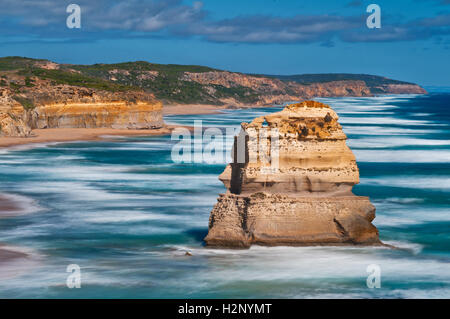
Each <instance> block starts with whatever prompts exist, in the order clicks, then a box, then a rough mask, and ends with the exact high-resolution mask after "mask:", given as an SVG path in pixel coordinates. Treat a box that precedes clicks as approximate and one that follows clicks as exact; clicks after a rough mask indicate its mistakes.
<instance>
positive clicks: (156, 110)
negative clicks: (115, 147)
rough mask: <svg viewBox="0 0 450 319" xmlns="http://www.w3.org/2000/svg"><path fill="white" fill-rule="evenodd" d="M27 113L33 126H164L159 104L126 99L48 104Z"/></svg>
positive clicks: (147, 127)
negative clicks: (133, 101) (127, 100)
mask: <svg viewBox="0 0 450 319" xmlns="http://www.w3.org/2000/svg"><path fill="white" fill-rule="evenodd" d="M29 114H30V115H29V116H30V121H29V123H30V125H31V127H32V128H71V127H73V128H95V127H110V128H115V129H151V128H160V127H162V126H163V118H162V104H161V103H148V102H136V103H134V104H129V103H127V102H125V101H111V102H97V103H67V104H49V105H44V106H39V107H36V108H35V109H34V110H33V111H32V112H30V113H29Z"/></svg>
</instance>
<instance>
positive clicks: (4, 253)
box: [0, 247, 28, 265]
mask: <svg viewBox="0 0 450 319" xmlns="http://www.w3.org/2000/svg"><path fill="white" fill-rule="evenodd" d="M27 257H28V255H27V254H25V253H22V252H20V251H13V250H8V249H3V248H1V247H0V265H1V264H2V263H7V262H11V261H15V260H17V259H20V258H27Z"/></svg>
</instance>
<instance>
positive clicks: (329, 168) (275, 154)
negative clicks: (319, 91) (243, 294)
mask: <svg viewBox="0 0 450 319" xmlns="http://www.w3.org/2000/svg"><path fill="white" fill-rule="evenodd" d="M264 137H267V138H264ZM346 138H347V137H346V135H345V134H344V132H343V131H342V128H341V126H340V125H339V123H338V116H337V115H336V113H335V112H334V111H333V110H332V109H331V108H330V107H329V106H327V105H325V104H322V103H319V102H314V101H305V102H302V103H298V104H291V105H288V106H286V108H285V109H284V110H283V111H281V112H277V113H273V114H271V115H267V116H264V117H259V118H256V119H255V120H253V121H252V122H251V123H242V131H241V134H240V136H239V137H236V139H235V144H234V148H233V152H234V156H233V157H234V160H233V163H231V164H229V165H228V166H227V167H226V168H225V171H224V172H223V173H222V174H221V175H220V177H219V178H220V180H221V181H222V182H223V183H224V185H225V186H226V188H227V192H226V193H225V194H221V195H220V196H219V198H218V201H217V204H216V205H215V206H214V209H213V210H212V212H211V215H210V220H209V232H208V235H207V236H206V238H205V241H206V243H207V245H209V246H219V247H249V246H250V245H252V244H261V245H342V244H350V245H378V244H381V242H380V240H379V238H378V230H377V229H376V228H375V226H373V225H372V223H371V222H372V220H373V219H374V218H375V207H374V206H373V205H372V204H371V203H370V201H369V198H367V197H362V196H355V195H354V194H353V193H352V187H353V185H355V184H357V183H358V182H359V172H358V167H357V165H356V160H355V156H354V155H353V153H352V151H351V150H350V149H349V148H348V146H347V145H346V143H345V141H346ZM267 158H269V159H268V160H267Z"/></svg>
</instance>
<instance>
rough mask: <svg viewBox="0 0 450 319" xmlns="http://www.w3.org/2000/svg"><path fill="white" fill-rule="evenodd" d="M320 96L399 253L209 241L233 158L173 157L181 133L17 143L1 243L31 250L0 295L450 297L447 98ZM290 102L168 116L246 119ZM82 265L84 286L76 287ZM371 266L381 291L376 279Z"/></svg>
mask: <svg viewBox="0 0 450 319" xmlns="http://www.w3.org/2000/svg"><path fill="white" fill-rule="evenodd" d="M317 100H319V101H321V102H324V103H327V104H329V105H331V106H332V107H333V108H334V109H335V110H336V112H337V113H338V115H339V116H340V120H339V122H340V123H341V125H342V126H343V129H344V132H345V133H346V134H347V136H348V141H347V143H348V145H349V146H350V147H351V149H352V150H353V152H354V153H355V155H356V158H357V162H358V166H359V169H360V177H361V183H360V184H359V185H357V186H355V187H354V193H355V194H357V195H365V196H369V197H370V199H371V201H372V202H373V203H374V205H375V206H376V209H377V217H376V218H375V220H374V224H375V225H376V226H377V228H378V229H379V232H380V239H381V240H382V241H383V242H385V243H388V244H391V245H394V246H396V247H398V248H400V249H391V248H385V247H259V246H253V247H252V248H250V249H247V250H226V249H210V248H206V247H205V246H204V243H203V241H202V239H203V238H204V236H205V235H206V234H207V230H208V218H209V213H210V211H211V209H212V207H213V205H214V204H215V202H216V199H217V196H218V194H219V193H221V192H224V191H225V188H224V186H223V185H222V183H221V182H220V181H219V180H218V175H219V174H220V173H221V172H222V171H223V169H224V167H225V164H226V162H227V160H228V159H229V157H224V158H223V161H221V162H219V163H174V162H173V160H172V157H171V150H172V147H173V145H174V144H175V143H177V142H176V141H173V140H172V139H171V137H170V136H152V137H111V136H109V137H108V136H106V137H105V138H104V139H103V140H101V141H84V142H71V143H48V144H41V145H33V146H30V145H27V146H18V147H13V148H9V149H1V150H0V193H2V194H7V195H8V196H11V197H12V198H14V199H16V200H19V201H20V202H21V203H22V204H23V206H24V210H25V211H24V214H23V215H21V216H16V217H11V218H3V219H0V243H1V245H2V246H5V247H9V248H10V249H13V250H19V251H23V252H25V253H27V254H29V255H30V257H29V259H28V260H26V261H24V260H16V261H15V262H12V263H6V264H0V298H450V94H445V93H432V94H429V95H424V96H420V95H393V96H379V97H369V98H347V97H345V98H321V99H317ZM280 109H281V108H258V109H244V110H226V111H225V112H224V113H223V114H209V115H176V116H167V117H166V118H165V120H166V122H167V123H171V124H183V125H192V124H193V121H194V120H202V123H203V126H204V127H221V128H226V127H239V123H240V122H242V121H250V120H251V119H253V118H254V117H256V116H259V115H263V114H267V113H271V112H275V111H278V110H280ZM225 144H226V145H227V149H230V148H231V139H228V140H226V141H225ZM187 251H189V252H190V253H191V254H192V256H187V255H186V252H187ZM73 264H76V265H79V267H80V269H81V273H80V274H81V288H79V289H77V288H73V289H70V288H68V287H67V285H66V282H67V278H68V276H69V275H71V273H69V272H67V267H68V265H73ZM369 265H377V266H378V267H379V269H380V279H381V287H380V288H369V287H368V285H367V278H368V275H369V272H368V271H367V270H368V266H369Z"/></svg>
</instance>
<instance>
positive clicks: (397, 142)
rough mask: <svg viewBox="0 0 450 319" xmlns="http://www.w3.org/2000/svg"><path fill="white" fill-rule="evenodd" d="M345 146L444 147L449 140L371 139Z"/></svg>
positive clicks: (359, 139) (349, 141)
mask: <svg viewBox="0 0 450 319" xmlns="http://www.w3.org/2000/svg"><path fill="white" fill-rule="evenodd" d="M347 145H348V146H349V147H351V148H385V147H399V146H411V145H414V146H445V145H450V141H449V140H433V139H424V138H413V137H410V138H406V137H372V138H358V139H349V140H348V141H347Z"/></svg>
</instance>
